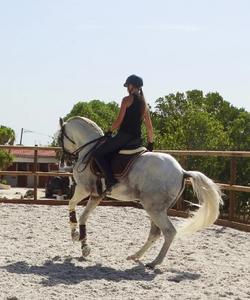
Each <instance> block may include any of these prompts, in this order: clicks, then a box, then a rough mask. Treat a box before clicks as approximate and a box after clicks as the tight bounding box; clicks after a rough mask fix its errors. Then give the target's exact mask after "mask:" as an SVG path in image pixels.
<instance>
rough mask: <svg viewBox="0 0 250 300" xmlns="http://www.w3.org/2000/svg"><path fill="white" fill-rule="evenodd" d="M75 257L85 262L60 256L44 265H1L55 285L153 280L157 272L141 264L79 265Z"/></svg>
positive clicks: (44, 282) (17, 272) (13, 271)
mask: <svg viewBox="0 0 250 300" xmlns="http://www.w3.org/2000/svg"><path fill="white" fill-rule="evenodd" d="M74 259H77V260H78V261H81V262H83V261H84V259H79V258H72V257H71V258H68V257H66V258H64V259H63V260H62V259H61V258H59V257H55V258H52V259H51V260H46V261H45V262H44V264H43V265H29V264H28V263H27V262H25V261H18V262H15V263H12V264H8V265H5V266H2V267H0V269H5V270H7V272H9V273H15V274H23V275H27V274H29V275H30V274H32V275H37V276H40V277H42V279H41V281H40V284H41V285H43V286H55V285H58V284H66V285H72V284H78V283H80V282H82V281H92V280H102V279H105V280H107V281H113V282H120V281H122V280H127V281H152V280H153V279H154V278H155V277H156V276H157V273H155V272H153V271H148V270H147V269H146V268H145V266H144V265H142V264H139V265H137V266H135V267H133V268H131V269H126V270H119V269H115V268H112V267H107V266H103V265H102V264H96V265H93V266H86V267H85V266H79V265H78V266H77V265H75V263H74V261H73V260H74Z"/></svg>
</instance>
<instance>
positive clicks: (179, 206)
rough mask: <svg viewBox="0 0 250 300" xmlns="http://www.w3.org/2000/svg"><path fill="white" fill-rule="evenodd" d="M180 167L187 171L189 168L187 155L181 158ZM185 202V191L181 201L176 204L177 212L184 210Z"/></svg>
mask: <svg viewBox="0 0 250 300" xmlns="http://www.w3.org/2000/svg"><path fill="white" fill-rule="evenodd" d="M180 165H181V166H182V168H183V169H184V170H185V169H186V167H187V157H186V156H185V155H183V156H181V157H180ZM183 200H185V190H184V192H183V194H182V195H181V197H180V199H179V200H178V201H177V203H176V209H177V210H184V201H183Z"/></svg>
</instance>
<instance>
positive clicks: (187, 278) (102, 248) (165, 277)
mask: <svg viewBox="0 0 250 300" xmlns="http://www.w3.org/2000/svg"><path fill="white" fill-rule="evenodd" d="M81 210H82V208H80V207H79V208H78V212H79V211H81ZM180 220H181V219H174V222H175V224H176V223H178V222H180ZM148 229H149V220H148V217H147V216H146V214H145V212H144V211H143V210H137V209H134V208H112V207H98V208H97V209H96V211H95V212H94V214H93V215H92V216H91V218H90V220H89V223H88V227H87V230H88V240H89V244H90V245H91V247H92V252H91V254H90V256H89V257H88V258H87V260H83V259H82V258H81V253H80V244H78V243H72V242H71V240H70V232H69V228H68V213H67V207H52V206H50V207H49V206H36V205H34V206H29V205H11V204H2V205H1V207H0V230H1V231H0V299H9V300H14V299H22V300H23V299H46V300H47V299H60V300H61V299H144V300H146V299H192V300H193V299H212V300H214V299H225V300H227V299H235V300H236V299H250V284H249V283H250V251H249V249H250V235H249V233H245V232H240V231H237V230H233V229H230V228H224V227H221V226H212V227H210V228H209V229H207V230H203V231H201V232H199V233H196V234H193V235H192V236H190V237H187V238H185V239H182V240H179V241H175V242H174V244H173V245H172V247H171V249H170V251H169V253H168V257H167V258H166V259H165V261H164V263H163V265H161V266H160V267H159V268H157V269H156V270H155V271H152V270H148V269H145V268H144V266H143V264H136V263H135V262H131V261H127V260H126V257H127V256H128V255H130V254H132V253H134V252H135V251H136V250H138V248H139V247H140V246H141V245H142V243H143V242H144V241H145V239H146V237H147V233H148ZM161 243H162V239H161V240H160V241H159V242H157V244H156V245H155V246H154V247H153V248H152V249H151V250H150V251H149V252H148V253H147V254H146V255H145V257H144V258H143V262H149V261H150V260H152V259H153V258H154V257H155V255H156V254H157V253H158V251H159V249H160V246H161Z"/></svg>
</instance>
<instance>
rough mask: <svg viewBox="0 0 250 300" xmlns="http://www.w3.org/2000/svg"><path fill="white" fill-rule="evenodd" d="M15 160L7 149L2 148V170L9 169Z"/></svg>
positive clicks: (0, 163) (0, 164) (0, 160)
mask: <svg viewBox="0 0 250 300" xmlns="http://www.w3.org/2000/svg"><path fill="white" fill-rule="evenodd" d="M12 162H13V156H12V155H11V154H10V153H8V152H7V151H4V150H0V170H5V169H7V168H8V167H9V166H10V165H11V164H12Z"/></svg>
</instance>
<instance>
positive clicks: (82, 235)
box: [79, 196, 102, 256]
mask: <svg viewBox="0 0 250 300" xmlns="http://www.w3.org/2000/svg"><path fill="white" fill-rule="evenodd" d="M101 200H102V198H101V197H91V196H90V198H89V200H88V203H87V205H86V207H85V209H84V211H83V213H82V215H81V216H80V219H79V241H81V248H82V255H83V256H87V255H89V253H90V247H89V246H88V245H87V232H86V221H87V219H88V217H89V215H90V213H91V212H92V211H93V210H94V209H95V208H96V206H97V205H98V204H99V203H100V201H101Z"/></svg>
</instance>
